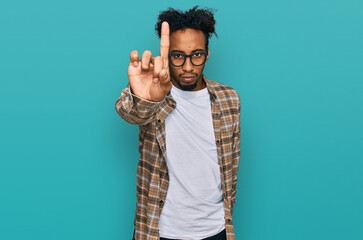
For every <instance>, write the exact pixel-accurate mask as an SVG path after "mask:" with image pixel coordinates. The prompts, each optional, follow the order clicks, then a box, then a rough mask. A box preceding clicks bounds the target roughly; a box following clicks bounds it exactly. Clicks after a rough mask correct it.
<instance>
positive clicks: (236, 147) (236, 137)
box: [231, 97, 241, 212]
mask: <svg viewBox="0 0 363 240" xmlns="http://www.w3.org/2000/svg"><path fill="white" fill-rule="evenodd" d="M240 116H241V103H240V100H239V97H238V104H237V117H236V120H235V122H234V131H233V152H232V166H233V169H232V197H231V211H232V212H233V205H234V204H235V203H236V193H237V173H238V166H239V158H240V129H241V126H240Z"/></svg>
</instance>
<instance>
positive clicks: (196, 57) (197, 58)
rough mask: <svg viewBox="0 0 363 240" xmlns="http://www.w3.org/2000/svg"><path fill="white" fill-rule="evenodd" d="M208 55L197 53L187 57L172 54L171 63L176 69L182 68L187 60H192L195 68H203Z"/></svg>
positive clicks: (170, 56)
mask: <svg viewBox="0 0 363 240" xmlns="http://www.w3.org/2000/svg"><path fill="white" fill-rule="evenodd" d="M207 56H208V53H205V52H195V53H193V54H190V55H185V54H182V53H170V54H169V61H170V63H171V64H172V65H173V66H174V67H181V66H183V65H184V63H185V60H186V58H187V57H188V58H190V62H191V63H192V64H193V65H194V66H201V65H203V64H204V63H205V60H206V59H207Z"/></svg>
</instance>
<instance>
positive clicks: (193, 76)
mask: <svg viewBox="0 0 363 240" xmlns="http://www.w3.org/2000/svg"><path fill="white" fill-rule="evenodd" d="M181 78H182V79H183V81H185V82H191V81H193V80H194V79H195V78H196V76H195V75H190V76H185V75H184V76H182V77H181Z"/></svg>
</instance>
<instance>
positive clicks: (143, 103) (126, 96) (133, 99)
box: [115, 84, 164, 125]
mask: <svg viewBox="0 0 363 240" xmlns="http://www.w3.org/2000/svg"><path fill="white" fill-rule="evenodd" d="M162 101H164V100H161V101H160V102H153V101H149V100H146V99H142V98H140V97H138V96H136V95H135V94H133V93H132V91H131V87H130V84H128V85H127V87H126V88H125V89H124V90H122V92H121V96H120V97H119V98H118V99H117V100H116V103H115V109H116V111H117V113H118V114H119V115H120V116H121V117H122V118H123V119H124V120H125V121H126V122H128V123H131V124H136V125H146V124H148V123H149V122H150V121H152V120H153V118H154V116H155V113H156V112H157V111H158V109H159V107H160V104H161V103H162Z"/></svg>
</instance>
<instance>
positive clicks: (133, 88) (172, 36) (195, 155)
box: [115, 6, 240, 240]
mask: <svg viewBox="0 0 363 240" xmlns="http://www.w3.org/2000/svg"><path fill="white" fill-rule="evenodd" d="M214 25H215V20H214V17H213V12H212V11H211V10H209V9H198V6H195V7H194V8H192V9H190V10H188V11H185V12H182V11H180V10H175V9H172V8H169V9H168V10H166V11H163V12H161V13H160V15H159V18H158V23H157V24H156V31H157V32H158V35H159V37H160V56H156V57H152V53H151V52H150V51H145V52H144V53H143V54H142V56H141V60H140V59H139V54H138V52H137V51H132V52H131V54H130V64H129V67H128V78H129V84H128V86H127V87H126V88H125V89H124V90H123V91H122V93H121V96H120V97H119V98H118V99H117V101H116V104H115V108H116V111H117V112H118V114H119V115H120V116H121V117H122V118H123V119H125V120H126V121H127V122H129V123H132V124H137V125H139V129H140V134H139V151H140V159H139V164H138V167H137V206H136V215H135V219H134V225H135V230H134V239H136V240H146V239H148V240H154V239H155V240H156V239H161V240H163V239H164V240H166V239H183V240H191V239H210V240H212V239H214V240H222V239H227V240H233V239H235V235H234V229H233V224H232V212H233V205H234V204H235V202H236V184H237V172H238V162H239V157H240V99H239V95H238V94H237V92H236V91H235V90H234V89H232V88H231V87H228V86H225V85H223V84H220V83H217V82H215V81H212V80H209V79H207V78H206V77H204V75H203V69H204V65H205V63H206V62H207V61H208V59H209V57H210V51H209V48H208V39H209V38H210V37H211V34H213V33H214V34H215V28H214Z"/></svg>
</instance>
